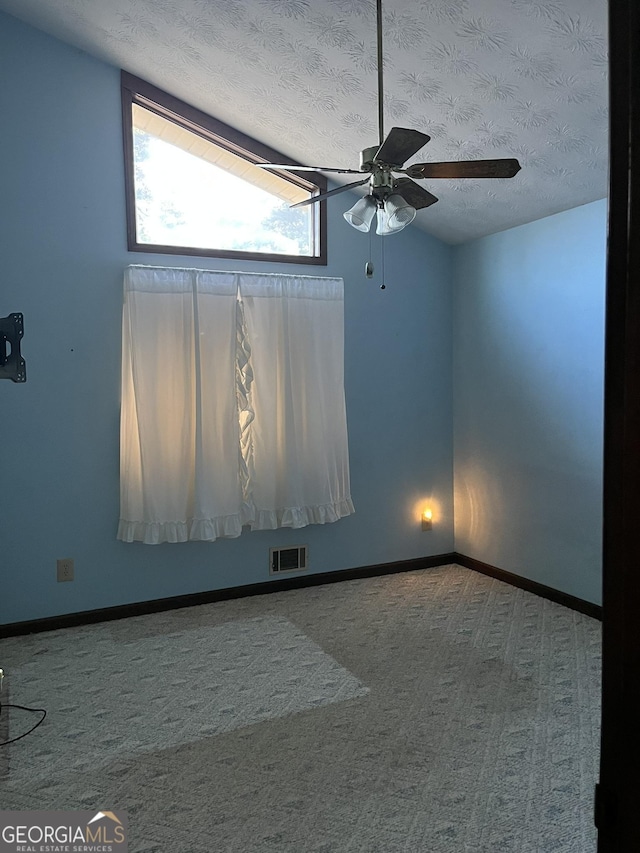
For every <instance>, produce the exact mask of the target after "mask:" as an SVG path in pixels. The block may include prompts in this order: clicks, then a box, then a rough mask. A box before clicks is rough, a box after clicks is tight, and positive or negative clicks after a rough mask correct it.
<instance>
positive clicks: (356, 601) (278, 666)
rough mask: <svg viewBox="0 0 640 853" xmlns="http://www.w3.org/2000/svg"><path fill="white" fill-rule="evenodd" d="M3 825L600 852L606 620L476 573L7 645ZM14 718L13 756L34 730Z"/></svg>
mask: <svg viewBox="0 0 640 853" xmlns="http://www.w3.org/2000/svg"><path fill="white" fill-rule="evenodd" d="M0 659H1V660H2V665H3V667H5V668H6V670H7V672H8V677H7V678H6V679H5V690H4V692H3V696H2V701H3V703H8V702H13V703H17V704H20V705H26V706H34V707H43V708H46V709H47V711H48V716H47V718H46V720H45V722H44V723H43V724H42V726H40V727H39V728H38V729H37V730H36V731H35V732H33V733H32V734H31V735H29V736H28V737H26V738H24V739H22V740H20V741H18V742H17V743H14V744H11V745H10V746H8V747H4V748H2V749H0V809H4V810H10V809H11V810H26V809H57V810H60V809H74V810H75V809H87V810H91V809H92V810H97V809H100V810H102V811H106V810H114V811H116V812H117V811H119V810H124V811H126V812H127V814H128V819H129V828H130V829H129V837H130V843H129V850H130V853H212V851H213V853H294V851H295V853H307V851H308V853H321V851H322V852H323V853H592V851H595V846H596V845H595V831H594V828H593V819H592V813H593V789H594V785H595V782H596V779H597V760H598V747H599V743H598V737H599V702H600V697H599V694H600V663H601V660H600V624H599V623H598V622H597V621H595V620H593V619H591V618H589V617H587V616H583V615H581V614H578V613H575V612H573V611H571V610H568V609H566V608H564V607H561V606H560V605H557V604H553V603H551V602H549V601H546V600H544V599H541V598H538V597H536V596H534V595H532V594H530V593H526V592H523V591H522V590H518V589H514V588H513V587H510V586H508V585H506V584H504V583H501V582H499V581H496V580H493V579H490V578H487V577H485V576H483V575H479V574H477V573H475V572H471V571H469V570H467V569H463V568H460V567H458V566H443V567H440V568H437V569H428V570H424V571H418V572H407V573H403V574H397V575H389V576H384V577H380V578H373V579H367V580H358V581H346V582H343V583H339V584H331V585H326V586H319V587H313V588H309V589H304V590H294V591H290V592H282V593H275V594H271V595H263V596H255V597H251V598H245V599H239V600H235V601H228V602H220V603H217V604H210V605H204V606H201V607H193V608H185V609H182V610H175V611H171V612H169V613H161V614H155V615H150V616H141V617H137V618H132V619H123V620H119V621H117V622H108V623H102V624H98V625H92V626H87V627H81V628H71V629H67V630H62V631H51V632H48V633H44V634H36V635H31V636H28V637H16V638H10V639H6V640H2V641H0ZM33 721H34V720H33V718H32V716H31V715H29V714H27V713H25V712H24V711H18V710H14V709H7V708H4V709H3V712H2V715H1V716H0V740H7V739H9V738H11V737H16V736H17V735H19V734H20V733H21V732H22V731H25V730H26V729H28V728H29V727H30V726H31V725H32V724H33Z"/></svg>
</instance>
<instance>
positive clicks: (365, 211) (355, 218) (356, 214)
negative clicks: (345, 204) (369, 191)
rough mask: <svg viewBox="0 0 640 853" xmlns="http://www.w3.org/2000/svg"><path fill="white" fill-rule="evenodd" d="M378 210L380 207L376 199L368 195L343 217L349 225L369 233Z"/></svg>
mask: <svg viewBox="0 0 640 853" xmlns="http://www.w3.org/2000/svg"><path fill="white" fill-rule="evenodd" d="M377 208H378V205H377V204H376V200H375V199H374V197H373V196H372V195H366V196H365V197H364V198H361V199H359V200H358V201H357V202H356V203H355V204H354V205H353V207H351V208H349V210H347V211H346V212H345V213H343V214H342V215H343V216H344V218H345V219H346V220H347V222H348V223H349V225H351V226H352V227H353V228H355V229H356V230H357V231H364V232H367V231H368V230H369V228H371V223H372V222H373V217H374V216H375V212H376V210H377Z"/></svg>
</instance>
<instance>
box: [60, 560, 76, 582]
mask: <svg viewBox="0 0 640 853" xmlns="http://www.w3.org/2000/svg"><path fill="white" fill-rule="evenodd" d="M56 567H57V576H58V582H61V581H72V580H73V557H63V558H62V559H61V560H57V561H56Z"/></svg>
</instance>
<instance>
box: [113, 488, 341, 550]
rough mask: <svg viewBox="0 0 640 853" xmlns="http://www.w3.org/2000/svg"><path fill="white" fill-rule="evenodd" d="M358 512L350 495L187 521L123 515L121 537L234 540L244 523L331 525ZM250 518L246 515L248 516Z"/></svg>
mask: <svg viewBox="0 0 640 853" xmlns="http://www.w3.org/2000/svg"><path fill="white" fill-rule="evenodd" d="M354 512H355V509H354V506H353V502H352V500H351V498H344V499H343V500H341V501H335V502H334V503H330V504H321V505H319V506H306V507H285V508H283V509H275V510H267V509H255V510H254V512H253V513H250V512H246V510H245V512H243V513H242V516H241V515H228V516H222V517H220V518H193V519H189V520H188V521H130V520H127V519H124V518H121V519H120V521H119V523H118V539H120V540H122V541H123V542H143V543H144V544H146V545H159V544H161V543H162V542H190V541H201V542H215V540H216V539H234V538H236V537H238V536H240V534H241V533H242V527H243V524H246V525H248V526H249V527H250V529H251V530H275V529H277V528H278V527H291V528H294V529H297V528H300V527H306V526H307V525H308V524H330V523H332V522H334V521H338V520H339V519H341V518H345V517H346V516H347V515H351V514H352V513H354ZM249 515H250V516H251V517H247V516H249Z"/></svg>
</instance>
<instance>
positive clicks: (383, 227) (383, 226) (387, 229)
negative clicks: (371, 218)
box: [376, 207, 404, 237]
mask: <svg viewBox="0 0 640 853" xmlns="http://www.w3.org/2000/svg"><path fill="white" fill-rule="evenodd" d="M403 228H404V225H396V226H395V227H393V226H392V225H391V224H390V222H389V215H388V214H387V211H386V210H385V208H384V207H379V208H378V222H377V225H376V234H380V236H382V237H387V236H388V235H389V234H396V233H397V232H398V231H402V229H403Z"/></svg>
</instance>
